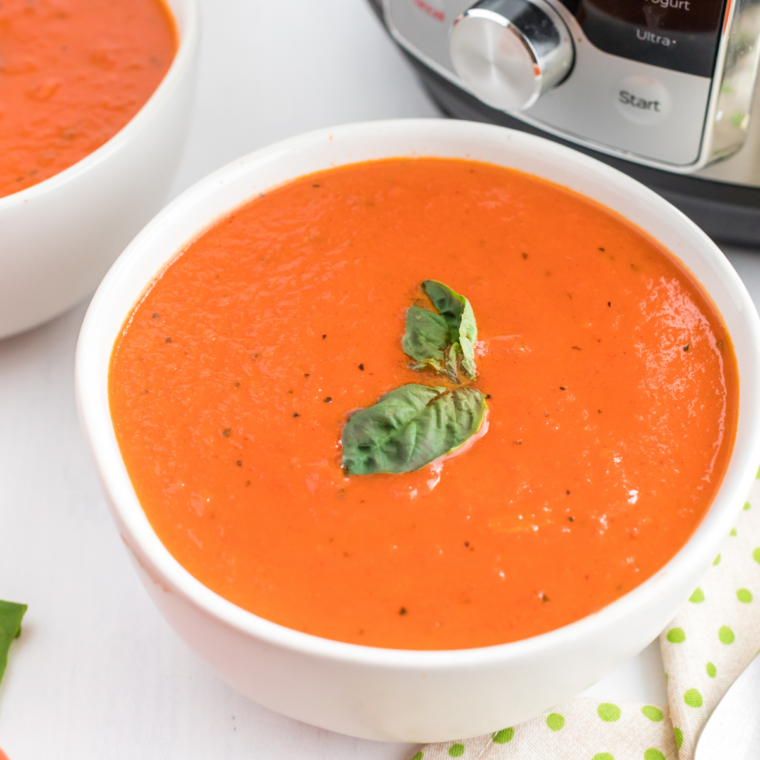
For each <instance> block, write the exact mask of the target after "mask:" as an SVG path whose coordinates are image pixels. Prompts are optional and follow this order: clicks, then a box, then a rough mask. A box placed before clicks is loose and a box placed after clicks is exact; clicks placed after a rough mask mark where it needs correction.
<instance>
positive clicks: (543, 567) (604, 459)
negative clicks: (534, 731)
mask: <svg viewBox="0 0 760 760" xmlns="http://www.w3.org/2000/svg"><path fill="white" fill-rule="evenodd" d="M759 338H760V330H759V329H758V317H757V313H756V311H755V309H754V307H753V305H752V302H751V300H750V298H749V296H748V294H747V292H746V290H745V288H744V287H743V285H742V283H741V281H740V280H739V278H738V276H737V275H736V273H735V272H734V270H733V269H732V268H731V266H730V264H729V263H728V262H727V261H726V259H725V258H724V257H723V256H722V254H721V253H720V251H719V250H718V249H717V248H716V246H715V245H714V244H713V243H712V242H711V241H710V240H709V238H707V237H706V236H705V235H704V234H703V233H702V232H701V231H700V230H699V229H698V228H697V227H696V226H695V225H694V224H693V223H692V222H690V221H689V220H688V219H687V218H686V217H684V216H683V215H682V214H681V213H680V212H678V211H677V210H675V209H674V208H673V207H672V206H670V205H669V204H668V203H667V202H665V201H664V200H663V199H662V198H660V197H659V196H657V195H656V194H655V193H653V192H651V191H650V190H648V189H647V188H645V187H643V186H641V185H640V184H638V183H637V182H635V181H634V180H632V179H630V178H629V177H627V176H625V175H622V174H620V173H618V172H616V171H615V170H613V169H611V168H609V167H608V166H605V165H603V164H601V163H598V162H596V161H594V160H592V159H590V158H587V157H585V156H583V155H581V154H579V153H576V152H574V151H571V150H568V149H566V148H563V147H560V146H557V145H556V144H553V143H549V142H546V141H544V140H542V139H540V138H535V137H532V136H529V135H525V134H522V133H515V132H511V131H508V130H504V129H501V128H498V127H494V126H489V125H483V124H474V123H466V122H453V121H451V122H449V121H435V120H434V121H425V120H420V121H389V122H377V123H368V124H357V125H348V126H343V127H336V128H334V129H331V130H324V131H321V132H316V133H312V134H309V135H305V136H302V137H297V138H294V139H292V140H288V141H286V142H283V143H279V144H277V145H275V146H272V147H271V148H267V149H265V150H262V151H258V152H256V153H254V154H251V155H250V156H247V157H245V158H243V159H241V160H239V161H237V162H235V163H233V164H230V165H229V166H227V167H225V168H224V169H221V170H220V171H218V172H216V173H215V174H213V175H211V176H210V177H208V178H207V179H205V180H203V181H202V182H200V183H198V184H197V185H195V186H194V187H193V188H191V189H190V190H188V191H187V192H186V193H185V194H184V195H182V196H181V197H180V198H178V199H177V200H176V201H175V202H173V203H172V204H171V205H170V206H169V207H168V208H166V209H165V210H164V211H162V212H161V214H159V216H158V217H156V218H155V219H154V220H153V222H151V223H150V224H149V225H148V226H147V227H146V228H145V229H144V230H143V232H142V233H141V234H140V235H139V236H138V237H137V238H136V239H135V240H134V241H133V243H132V244H131V245H130V246H129V247H128V248H127V250H126V251H125V252H124V253H123V254H122V256H121V257H120V258H119V260H118V261H117V263H116V264H115V265H114V267H113V268H112V269H111V271H110V272H109V274H108V275H107V276H106V278H105V280H104V281H103V283H102V284H101V286H100V288H99V290H98V292H97V293H96V296H95V298H94V300H93V302H92V304H91V306H90V310H89V312H88V314H87V317H86V319H85V322H84V325H83V328H82V333H81V336H80V341H79V347H78V354H77V365H76V373H77V380H76V385H77V398H78V404H79V410H80V415H81V420H82V423H83V427H84V430H85V432H86V435H87V437H88V440H89V443H90V448H91V450H92V455H93V458H94V460H95V462H96V465H97V468H98V471H99V473H100V476H101V479H102V482H103V484H104V488H105V492H106V495H107V497H108V501H109V505H110V508H111V512H112V515H113V517H114V520H115V522H116V524H117V526H118V530H119V531H120V534H121V536H122V538H123V540H124V543H125V545H126V546H127V548H128V550H129V554H130V557H131V558H132V560H133V562H134V565H135V568H136V570H137V573H138V575H139V577H140V579H141V580H142V582H143V584H144V585H145V587H146V589H147V590H148V593H149V594H150V596H151V598H152V599H153V601H154V603H155V604H156V606H157V607H158V608H159V610H160V611H161V613H162V614H163V615H164V616H165V617H166V619H167V620H168V622H169V623H170V625H171V626H172V627H173V628H174V629H175V630H176V631H177V633H178V634H179V635H180V637H181V638H182V639H183V640H184V641H185V642H186V643H187V644H188V645H189V646H190V647H191V648H192V649H193V650H194V651H195V652H197V653H198V654H199V655H200V656H201V657H202V658H203V659H204V660H206V661H207V662H208V663H209V664H210V665H211V666H212V667H213V668H214V669H215V670H216V672H217V673H219V674H220V676H221V677H222V678H223V679H224V680H225V681H227V682H228V683H229V684H231V685H232V686H233V687H234V688H236V689H237V690H239V691H240V692H242V693H243V694H245V695H247V696H249V697H250V698H252V699H254V700H256V701H257V702H260V703H261V704H263V705H266V706H267V707H269V708H271V709H273V710H276V711H278V712H281V713H284V714H286V715H289V716H292V717H294V718H298V719H300V720H303V721H306V722H308V723H312V724H314V725H317V726H322V727H325V728H328V729H331V730H334V731H339V732H342V733H346V734H351V735H354V736H361V737H365V738H371V739H379V740H390V741H420V742H429V741H444V740H451V739H456V738H462V737H466V736H473V735H478V734H484V733H487V732H492V731H497V730H500V729H502V728H506V727H510V726H512V725H514V724H516V723H519V722H520V721H523V720H526V719H528V718H530V717H533V716H535V715H537V714H539V713H540V712H541V711H543V710H546V709H548V708H550V707H551V706H553V705H555V704H558V703H560V702H562V701H564V700H567V699H569V698H571V697H573V696H574V695H576V694H577V693H579V692H580V691H582V690H583V689H584V688H586V687H588V686H589V685H591V684H592V683H593V682H595V681H596V680H598V679H599V678H601V677H603V676H605V675H606V674H608V673H609V672H611V671H612V670H613V669H614V668H616V667H618V666H620V665H621V664H622V663H623V662H625V661H626V660H627V659H628V658H630V657H632V656H633V655H635V654H636V653H637V652H639V651H640V650H641V649H643V648H644V647H645V646H646V645H647V644H648V643H650V642H651V641H652V640H653V639H654V638H655V637H656V636H657V635H658V634H659V632H660V631H661V630H662V629H663V628H664V627H665V626H666V624H667V623H668V622H669V620H670V619H671V618H672V617H673V615H674V614H675V612H676V611H677V609H678V607H679V605H681V604H682V603H683V602H684V601H685V600H686V599H687V598H688V597H689V595H690V594H691V593H692V591H693V589H694V587H695V586H696V585H697V582H698V580H699V577H700V575H701V574H702V573H703V572H704V570H705V569H706V568H707V566H708V565H709V564H710V562H711V561H712V560H713V558H714V556H715V554H716V552H717V550H718V547H719V544H720V542H721V541H722V539H723V538H724V536H725V535H727V534H728V532H729V530H730V529H731V527H732V521H733V519H734V517H735V515H736V513H737V511H738V510H739V509H741V505H742V504H743V502H744V499H745V497H746V494H747V492H748V489H749V487H750V484H751V482H752V479H753V477H754V475H755V471H756V469H757V463H758V461H760V411H759V409H758V398H757V388H758V387H759V386H758V379H759V378H758V360H759V359H760V356H759V355H758V351H759V349H758V346H759V345H760V341H759Z"/></svg>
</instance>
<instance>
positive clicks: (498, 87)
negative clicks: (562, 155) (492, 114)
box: [449, 0, 575, 111]
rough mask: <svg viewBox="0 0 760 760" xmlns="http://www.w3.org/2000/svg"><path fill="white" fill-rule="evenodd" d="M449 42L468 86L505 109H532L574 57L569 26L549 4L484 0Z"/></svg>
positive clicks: (469, 12)
mask: <svg viewBox="0 0 760 760" xmlns="http://www.w3.org/2000/svg"><path fill="white" fill-rule="evenodd" d="M449 44H450V50H451V58H452V60H453V62H454V68H455V70H456V72H457V74H458V75H459V77H460V78H461V79H462V81H463V82H464V84H465V85H466V86H467V87H468V88H469V89H470V91H471V92H472V93H473V94H475V95H476V96H477V97H478V98H480V99H481V100H482V101H483V102H484V103H487V104H488V105H490V106H493V107H494V108H500V109H502V110H505V111H522V110H524V109H526V108H530V106H532V105H533V104H534V103H535V102H536V101H537V100H538V99H539V98H540V97H541V95H543V94H544V93H545V92H546V91H547V90H549V89H551V88H552V87H555V86H556V85H558V84H560V82H562V81H563V80H564V79H565V78H566V77H567V75H568V74H569V73H570V70H571V69H572V67H573V61H574V57H575V52H574V49H573V41H572V38H571V37H570V32H569V31H568V29H567V26H565V23H564V21H562V19H561V17H560V15H559V14H558V13H557V11H555V10H554V8H552V7H551V5H549V3H547V2H545V0H481V2H479V3H476V4H475V5H473V6H472V8H470V9H469V10H467V11H465V12H464V13H463V14H462V15H461V16H459V18H457V19H456V21H455V22H454V25H453V26H452V29H451V35H450V38H449Z"/></svg>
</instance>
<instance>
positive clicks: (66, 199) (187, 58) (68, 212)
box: [0, 0, 198, 338]
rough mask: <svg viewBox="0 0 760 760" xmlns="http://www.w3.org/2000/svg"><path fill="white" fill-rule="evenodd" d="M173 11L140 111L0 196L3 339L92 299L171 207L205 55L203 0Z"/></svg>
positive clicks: (177, 0) (180, 1)
mask: <svg viewBox="0 0 760 760" xmlns="http://www.w3.org/2000/svg"><path fill="white" fill-rule="evenodd" d="M167 4H168V6H169V8H170V9H171V11H172V13H173V15H174V19H175V22H176V24H177V31H178V33H179V47H178V50H177V54H176V55H175V57H174V60H173V61H172V64H171V66H170V67H169V70H168V71H167V73H166V76H165V77H164V78H163V80H162V81H161V84H159V86H158V88H157V89H156V91H155V92H154V93H153V95H151V97H150V98H149V99H148V101H147V102H146V103H145V105H143V107H142V108H141V109H140V111H138V113H137V114H136V115H135V116H134V117H133V118H132V119H131V121H130V122H129V123H128V124H127V125H126V126H125V127H123V128H122V129H121V130H120V131H119V132H117V133H116V134H115V135H114V136H113V137H112V138H111V139H110V140H109V141H108V142H106V143H105V144H103V145H102V146H101V147H100V148H98V149H97V150H96V151H94V152H93V153H90V154H89V155H88V156H85V158H83V159H82V160H81V161H78V162H77V163H76V164H73V165H72V166H70V167H69V168H67V169H64V170H63V171H62V172H59V173H58V174H56V175H54V176H52V177H50V178H49V179H46V180H45V181H43V182H40V183H39V184H37V185H33V186H32V187H29V188H27V189H26V190H22V191H21V192H18V193H14V194H13V195H8V196H5V197H4V198H0V272H2V276H0V338H4V337H6V336H8V335H13V334H14V333H18V332H21V331H22V330H26V329H28V328H30V327H34V326H35V325H38V324H41V323H42V322H45V321H46V320H48V319H51V318H52V317H55V316H57V315H58V314H60V313H61V312H63V311H65V310H66V309H68V308H69V307H70V306H73V305H74V304H75V303H76V302H77V301H80V300H81V299H82V298H84V297H85V296H86V295H87V294H88V293H92V292H93V291H94V290H95V288H96V287H97V285H98V283H99V282H100V280H101V279H102V278H103V275H104V274H105V273H106V272H107V271H108V268H109V267H110V266H111V264H113V262H114V260H115V259H116V257H117V256H118V255H119V254H120V253H121V252H122V251H123V250H124V246H126V245H127V243H129V241H130V240H131V239H132V238H133V237H134V236H135V235H136V234H137V233H138V232H139V231H140V229H141V228H142V227H143V226H144V225H145V224H146V223H147V222H148V221H149V220H150V218H151V217H152V216H153V215H154V214H155V213H156V212H157V211H158V210H159V209H160V208H161V206H162V204H163V203H164V202H165V200H166V193H167V191H168V190H169V185H170V183H171V180H172V177H173V175H174V171H175V169H176V168H177V164H178V163H179V159H180V155H181V152H182V146H183V144H184V141H185V136H186V133H187V129H188V125H189V121H190V113H191V107H192V96H193V90H194V83H195V68H196V67H195V59H196V52H197V49H198V9H197V6H196V0H167Z"/></svg>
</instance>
